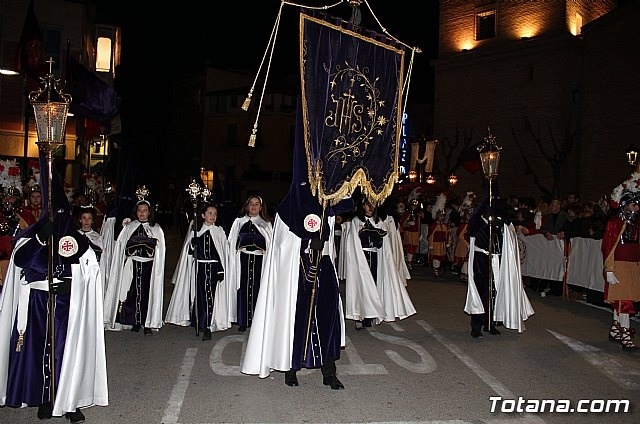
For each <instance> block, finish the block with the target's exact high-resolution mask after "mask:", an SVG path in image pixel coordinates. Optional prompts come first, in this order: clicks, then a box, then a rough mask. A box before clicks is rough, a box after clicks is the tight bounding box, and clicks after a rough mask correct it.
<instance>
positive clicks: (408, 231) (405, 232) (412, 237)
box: [399, 199, 424, 270]
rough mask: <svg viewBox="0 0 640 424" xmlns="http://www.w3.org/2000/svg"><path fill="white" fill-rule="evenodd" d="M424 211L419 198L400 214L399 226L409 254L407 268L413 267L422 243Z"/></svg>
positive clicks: (406, 251) (405, 248) (412, 201)
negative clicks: (421, 231)
mask: <svg viewBox="0 0 640 424" xmlns="http://www.w3.org/2000/svg"><path fill="white" fill-rule="evenodd" d="M423 217H424V213H423V212H422V210H421V209H420V202H419V201H418V199H413V200H411V202H409V209H408V210H405V211H404V213H403V214H402V216H400V221H399V224H400V225H399V228H400V232H401V233H402V244H403V246H404V250H405V253H406V255H407V268H408V269H409V270H411V269H412V268H413V256H414V255H415V254H416V253H417V252H418V246H419V245H420V230H421V228H422V219H423Z"/></svg>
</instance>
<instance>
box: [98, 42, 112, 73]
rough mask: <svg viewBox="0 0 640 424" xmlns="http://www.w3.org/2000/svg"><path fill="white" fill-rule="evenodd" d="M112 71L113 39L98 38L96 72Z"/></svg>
mask: <svg viewBox="0 0 640 424" xmlns="http://www.w3.org/2000/svg"><path fill="white" fill-rule="evenodd" d="M110 71H111V39H110V38H107V37H98V47H97V49H96V72H110Z"/></svg>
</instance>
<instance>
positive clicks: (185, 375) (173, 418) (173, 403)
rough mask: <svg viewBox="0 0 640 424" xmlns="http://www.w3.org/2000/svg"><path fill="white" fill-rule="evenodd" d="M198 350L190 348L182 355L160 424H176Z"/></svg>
mask: <svg viewBox="0 0 640 424" xmlns="http://www.w3.org/2000/svg"><path fill="white" fill-rule="evenodd" d="M197 353H198V349H196V348H190V349H187V351H186V352H185V353H184V357H183V358H182V364H180V371H178V378H177V381H176V384H175V385H174V386H173V389H172V390H171V395H170V396H169V401H168V402H167V408H166V409H165V410H164V416H163V417H162V421H161V422H162V423H164V424H176V423H177V422H178V416H179V415H180V410H181V409H182V402H183V401H184V396H185V394H186V392H187V387H188V386H189V379H190V378H191V370H192V369H193V364H194V362H195V357H196V354H197Z"/></svg>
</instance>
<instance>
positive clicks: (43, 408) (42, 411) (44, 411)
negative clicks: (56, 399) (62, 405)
mask: <svg viewBox="0 0 640 424" xmlns="http://www.w3.org/2000/svg"><path fill="white" fill-rule="evenodd" d="M52 412H53V411H52V408H51V404H50V403H43V404H42V405H40V406H38V419H40V420H48V419H49V418H51V416H52Z"/></svg>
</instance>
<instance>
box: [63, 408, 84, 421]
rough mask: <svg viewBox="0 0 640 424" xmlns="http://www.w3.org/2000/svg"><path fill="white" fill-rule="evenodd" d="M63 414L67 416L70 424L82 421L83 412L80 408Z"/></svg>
mask: <svg viewBox="0 0 640 424" xmlns="http://www.w3.org/2000/svg"><path fill="white" fill-rule="evenodd" d="M64 416H65V417H67V418H69V421H70V422H71V424H76V423H83V422H84V414H83V413H82V412H81V411H80V408H76V410H75V412H67V413H66V414H64Z"/></svg>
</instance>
